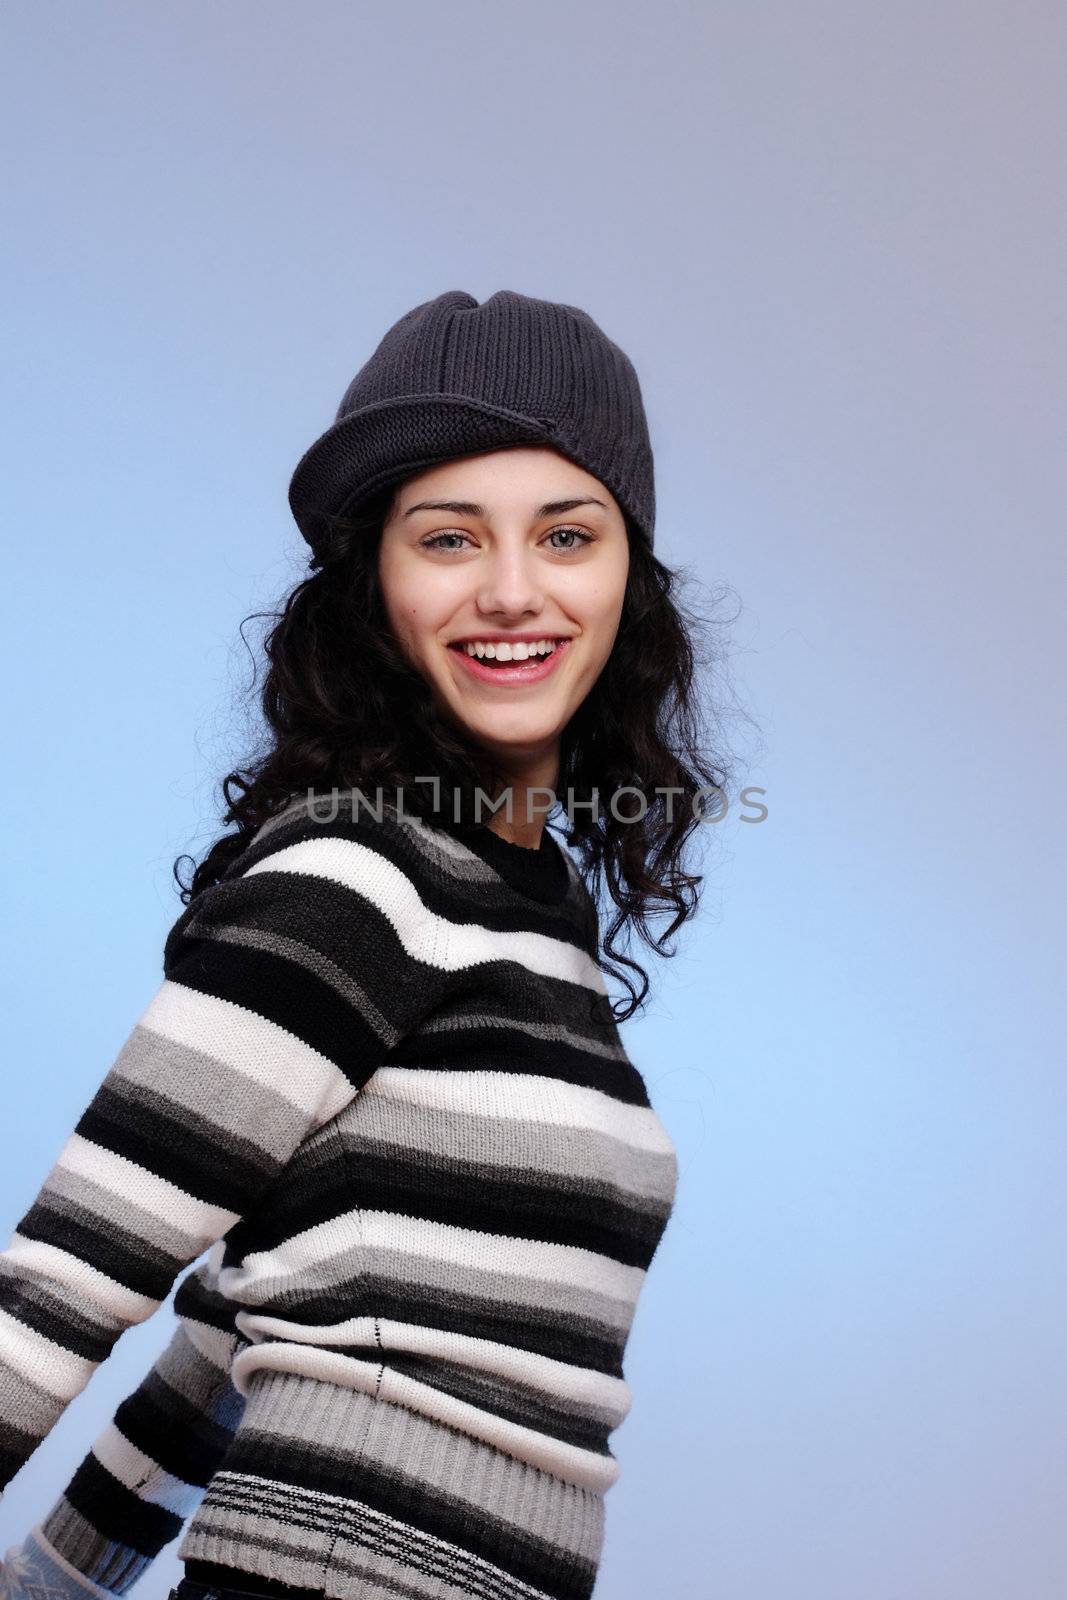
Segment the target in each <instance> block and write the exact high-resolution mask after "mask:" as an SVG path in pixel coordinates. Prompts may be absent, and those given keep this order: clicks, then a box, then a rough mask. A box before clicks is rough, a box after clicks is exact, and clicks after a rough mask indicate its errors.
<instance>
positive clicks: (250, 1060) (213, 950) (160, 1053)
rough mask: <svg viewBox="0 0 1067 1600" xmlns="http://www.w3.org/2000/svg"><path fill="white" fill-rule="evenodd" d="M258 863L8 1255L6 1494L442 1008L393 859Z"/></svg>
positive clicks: (4, 1290)
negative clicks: (196, 1270) (229, 1237)
mask: <svg viewBox="0 0 1067 1600" xmlns="http://www.w3.org/2000/svg"><path fill="white" fill-rule="evenodd" d="M249 853H250V852H246V855H248V854H249ZM251 854H252V856H253V859H252V864H251V865H249V866H246V868H245V869H244V870H243V871H241V872H239V873H238V874H237V875H235V876H229V877H227V878H224V879H223V880H222V881H221V882H220V883H218V884H216V885H214V886H213V887H211V888H209V889H207V890H205V891H202V892H201V894H199V895H197V896H196V897H195V898H194V899H193V900H192V901H191V902H190V904H189V905H188V906H187V907H186V908H185V911H184V912H183V913H182V915H181V916H180V917H179V918H178V920H177V922H176V923H175V924H174V926H173V927H172V929H171V931H170V933H169V934H168V936H167V941H166V946H165V950H164V974H165V976H164V979H163V982H162V984H161V986H160V987H159V989H158V990H157V991H156V993H155V994H154V995H153V997H152V999H151V1000H150V1001H149V1003H148V1005H147V1007H146V1008H145V1010H144V1012H143V1013H142V1015H141V1016H140V1018H139V1019H138V1020H137V1022H136V1023H135V1024H134V1027H133V1029H132V1031H131V1033H130V1034H129V1036H128V1038H127V1039H126V1041H125V1043H124V1044H123V1046H122V1048H121V1050H120V1051H119V1054H118V1056H117V1058H116V1059H115V1061H114V1063H113V1065H112V1066H111V1068H110V1070H109V1071H108V1072H107V1074H106V1076H105V1077H104V1079H103V1082H102V1083H101V1084H100V1086H99V1088H98V1089H97V1091H96V1093H95V1094H94V1096H93V1098H92V1099H91V1101H90V1102H89V1104H88V1106H87V1107H86V1109H85V1111H84V1112H83V1113H82V1115H81V1117H80V1118H79V1120H78V1122H77V1124H76V1126H75V1129H74V1132H73V1133H72V1134H71V1135H70V1137H69V1138H68V1139H67V1141H66V1143H65V1144H64V1146H63V1148H62V1150H61V1151H60V1153H59V1156H58V1158H57V1160H56V1162H55V1164H54V1166H53V1167H52V1170H51V1171H50V1173H49V1174H48V1176H47V1177H46V1179H45V1181H44V1183H43V1185H42V1187H41V1189H40V1191H39V1193H38V1194H37V1197H36V1198H35V1199H34V1201H33V1203H32V1205H31V1206H30V1208H29V1210H28V1211H27V1212H26V1213H25V1215H24V1216H23V1217H22V1218H21V1219H20V1220H19V1222H18V1223H17V1225H16V1228H15V1231H14V1233H13V1234H12V1236H11V1240H10V1243H9V1245H8V1247H7V1249H6V1250H4V1251H2V1252H0V1490H2V1489H3V1488H4V1487H5V1486H6V1485H7V1484H8V1483H9V1482H10V1480H11V1478H12V1477H13V1476H14V1475H15V1473H16V1472H17V1471H18V1470H19V1468H20V1467H21V1466H22V1465H23V1463H24V1462H25V1461H26V1460H28V1458H29V1457H30V1456H31V1455H32V1453H33V1451H34V1450H35V1449H36V1447H37V1446H38V1444H40V1442H41V1441H42V1440H43V1439H44V1438H45V1437H46V1436H47V1434H48V1433H49V1432H50V1430H51V1429H52V1428H53V1427H54V1425H55V1423H56V1422H57V1421H58V1419H59V1417H60V1416H61V1415H62V1413H63V1411H64V1409H65V1408H66V1406H67V1405H68V1404H69V1403H70V1401H71V1400H72V1399H74V1397H75V1396H76V1395H77V1394H78V1393H80V1391H81V1390H82V1389H83V1388H84V1387H85V1385H86V1384H87V1383H88V1381H89V1379H90V1377H91V1376H92V1373H93V1372H94V1371H95V1369H96V1368H97V1367H98V1366H99V1365H100V1364H101V1363H102V1362H103V1361H104V1360H105V1359H106V1358H107V1356H108V1355H110V1353H111V1351H112V1349H113V1347H114V1345H115V1343H116V1341H117V1340H118V1338H119V1336H120V1335H121V1334H122V1332H123V1331H124V1330H125V1329H126V1328H128V1327H130V1326H132V1325H134V1324H137V1323H140V1322H143V1321H145V1320H146V1319H147V1318H148V1317H149V1316H151V1315H152V1313H153V1312H154V1311H155V1310H156V1309H157V1308H158V1307H159V1306H160V1305H161V1304H162V1302H163V1301H164V1300H165V1299H166V1298H167V1296H168V1294H169V1293H170V1290H171V1288H172V1286H173V1284H174V1281H175V1279H176V1277H177V1275H178V1273H179V1272H180V1271H181V1270H182V1269H183V1268H184V1267H185V1266H187V1265H188V1264H189V1263H190V1262H192V1261H193V1260H195V1259H196V1257H197V1256H199V1255H200V1254H201V1253H202V1252H203V1251H204V1250H205V1249H206V1248H207V1247H208V1246H210V1245H211V1244H213V1243H214V1242H215V1241H216V1240H218V1239H220V1238H222V1237H223V1236H224V1235H225V1234H226V1233H228V1232H229V1230H231V1229H232V1228H233V1227H235V1225H236V1224H237V1223H238V1222H239V1221H240V1220H241V1219H242V1218H244V1217H246V1216H247V1215H248V1214H249V1213H250V1211H251V1210H252V1209H253V1208H254V1207H255V1206H256V1205H257V1203H258V1202H259V1201H260V1199H261V1198H262V1197H263V1196H264V1195H265V1194H266V1193H267V1191H268V1190H269V1189H270V1188H271V1186H272V1185H273V1184H274V1183H275V1182H276V1180H277V1179H278V1177H279V1175H280V1174H281V1173H282V1172H283V1171H284V1169H285V1167H286V1165H287V1163H288V1162H289V1161H290V1160H291V1158H292V1157H293V1155H294V1154H295V1153H296V1151H297V1150H298V1148H299V1147H300V1145H301V1144H302V1143H303V1142H304V1141H305V1140H306V1139H307V1138H309V1137H310V1136H311V1135H312V1134H314V1133H315V1132H316V1131H317V1130H318V1129H319V1128H320V1127H322V1126H323V1124H324V1123H326V1122H327V1121H329V1120H330V1119H331V1118H332V1117H334V1116H336V1115H337V1113H338V1112H339V1111H341V1110H342V1109H343V1108H344V1106H346V1105H347V1104H348V1103H349V1102H350V1101H351V1099H352V1098H353V1097H354V1096H355V1095H356V1094H357V1093H358V1091H359V1089H360V1088H361V1087H362V1086H363V1085H364V1084H365V1083H366V1081H367V1080H368V1079H369V1077H370V1076H371V1074H372V1073H373V1072H374V1070H375V1069H376V1067H377V1066H378V1065H379V1064H380V1063H381V1062H382V1061H383V1060H384V1059H385V1057H386V1055H387V1054H388V1052H389V1050H390V1049H392V1048H393V1047H394V1045H395V1044H396V1043H397V1042H398V1041H399V1040H400V1039H401V1038H402V1037H403V1036H404V1035H405V1033H407V1032H408V1031H410V1029H412V1028H413V1027H415V1026H416V1025H417V1024H418V1022H419V1020H420V1019H421V1018H422V1017H423V1016H424V1015H425V1014H426V1013H427V1012H428V1011H429V1010H430V1009H431V1008H432V1006H433V1004H434V1002H435V994H436V981H435V980H436V978H437V977H439V976H440V974H439V972H438V970H437V969H436V968H435V967H434V965H433V962H432V960H429V959H427V958H426V951H425V935H424V932H423V931H422V929H423V925H424V919H425V915H426V907H425V906H424V905H423V903H422V901H421V899H420V896H419V892H418V890H417V889H416V887H415V885H414V883H413V882H412V881H410V879H409V877H408V875H407V874H406V873H405V872H404V871H403V870H402V868H401V867H400V866H398V865H397V864H396V862H395V861H393V860H391V859H389V857H388V856H387V855H385V854H382V853H381V851H380V850H379V849H376V848H375V847H374V845H373V844H368V843H366V842H361V841H359V840H357V839H353V838H344V837H341V838H337V837H328V836H323V837H311V838H303V839H301V840H298V841H297V842H295V843H289V844H284V843H283V844H281V845H278V846H275V847H274V848H273V849H268V850H267V851H266V852H264V851H263V850H262V848H261V849H260V850H259V852H256V851H255V850H254V849H253V850H252V851H251ZM242 859H244V858H242ZM231 870H232V869H231ZM431 920H432V919H431Z"/></svg>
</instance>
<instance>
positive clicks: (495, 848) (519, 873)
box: [433, 817, 570, 905]
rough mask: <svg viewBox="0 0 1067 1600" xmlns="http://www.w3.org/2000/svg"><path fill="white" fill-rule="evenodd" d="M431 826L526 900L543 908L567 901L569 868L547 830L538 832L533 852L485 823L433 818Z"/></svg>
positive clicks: (551, 834) (543, 829)
mask: <svg viewBox="0 0 1067 1600" xmlns="http://www.w3.org/2000/svg"><path fill="white" fill-rule="evenodd" d="M433 826H434V827H437V828H444V829H445V830H446V831H447V832H448V833H449V834H451V835H452V837H453V838H455V839H457V840H458V841H459V843H460V844H464V845H466V846H467V848H468V849H469V850H471V851H472V852H473V853H474V854H475V855H476V856H477V857H478V858H479V860H481V861H484V862H485V863H486V865H487V866H490V867H492V868H493V871H494V872H496V873H497V874H498V875H499V876H500V877H501V878H503V879H504V881H505V883H507V884H509V885H510V886H511V888H513V889H515V890H517V891H518V893H519V894H522V895H525V896H526V897H527V898H528V899H530V900H536V901H539V902H540V903H541V904H542V905H559V904H560V903H561V902H562V901H563V900H565V899H566V898H567V893H568V890H569V889H570V868H569V867H568V864H567V858H566V856H565V855H564V853H563V849H562V847H561V846H560V844H559V841H558V840H557V839H556V837H555V835H554V834H553V833H552V832H551V831H550V829H549V828H548V827H547V826H546V827H544V828H542V830H541V841H540V843H539V845H538V846H537V849H536V850H534V849H531V848H530V846H528V845H524V844H514V843H513V842H512V841H511V840H510V839H505V838H503V837H502V836H501V835H500V834H499V833H495V832H494V830H493V829H492V828H491V827H490V826H489V824H488V823H487V822H466V823H457V822H453V821H452V820H451V819H450V818H446V817H436V818H435V819H434V822H433Z"/></svg>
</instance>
